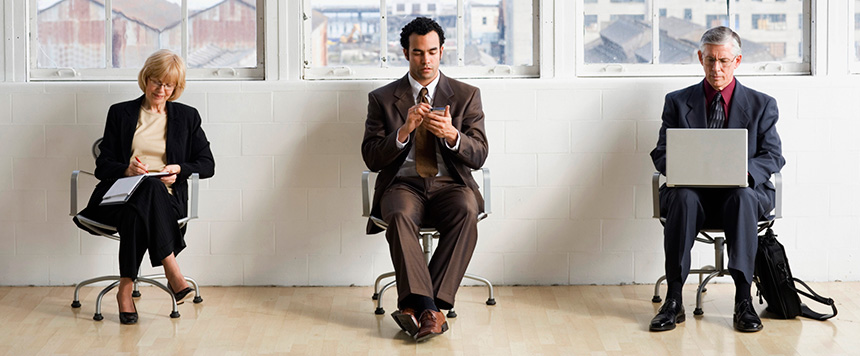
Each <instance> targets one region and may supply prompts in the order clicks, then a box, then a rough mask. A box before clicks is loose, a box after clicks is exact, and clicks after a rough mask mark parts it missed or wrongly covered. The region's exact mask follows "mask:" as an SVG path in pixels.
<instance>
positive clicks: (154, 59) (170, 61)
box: [137, 49, 185, 101]
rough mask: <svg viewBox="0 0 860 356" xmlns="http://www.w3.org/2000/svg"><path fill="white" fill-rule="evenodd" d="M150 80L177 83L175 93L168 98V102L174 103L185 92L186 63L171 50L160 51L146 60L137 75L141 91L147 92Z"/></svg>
mask: <svg viewBox="0 0 860 356" xmlns="http://www.w3.org/2000/svg"><path fill="white" fill-rule="evenodd" d="M150 78H151V79H155V80H158V81H161V82H162V83H176V87H175V88H173V93H171V94H170V97H169V98H167V100H168V101H174V100H176V99H178V98H179V96H180V95H182V91H184V90H185V61H183V60H182V57H180V56H178V55H177V54H176V53H173V52H171V51H170V50H167V49H160V50H158V51H156V52H155V53H153V54H152V55H151V56H149V58H147V59H146V62H145V63H144V64H143V68H141V69H140V73H139V74H138V75H137V84H138V85H139V86H140V90H143V91H144V92H146V80H147V79H150Z"/></svg>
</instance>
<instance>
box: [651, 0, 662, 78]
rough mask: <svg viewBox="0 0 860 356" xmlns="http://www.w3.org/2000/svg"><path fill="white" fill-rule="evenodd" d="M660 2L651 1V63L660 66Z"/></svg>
mask: <svg viewBox="0 0 860 356" xmlns="http://www.w3.org/2000/svg"><path fill="white" fill-rule="evenodd" d="M657 1H658V0H651V1H650V4H651V63H652V64H660V14H659V13H658V11H657V4H656V2H657Z"/></svg>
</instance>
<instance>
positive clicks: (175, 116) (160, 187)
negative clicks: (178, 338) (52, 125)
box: [75, 50, 215, 324]
mask: <svg viewBox="0 0 860 356" xmlns="http://www.w3.org/2000/svg"><path fill="white" fill-rule="evenodd" d="M137 80H138V84H139V85H140V89H141V90H143V95H142V96H140V97H139V98H137V99H135V100H132V101H126V102H122V103H118V104H114V105H112V106H111V107H110V110H109V111H108V115H107V122H106V123H105V131H104V135H103V137H102V139H103V140H102V142H101V144H100V145H99V149H100V150H101V153H100V154H99V157H98V158H97V159H96V170H95V175H96V178H98V179H99V180H100V182H99V184H98V185H97V186H96V188H95V191H94V192H93V194H92V196H91V197H90V200H89V203H88V204H87V207H86V208H85V209H84V210H83V211H82V212H81V215H83V216H85V217H87V218H89V219H92V220H95V221H98V222H101V223H105V224H108V225H111V226H116V227H117V230H118V231H119V234H120V243H119V270H120V277H121V278H120V283H119V288H118V291H117V296H116V299H117V304H119V312H120V313H119V316H120V323H122V324H135V323H137V319H138V318H137V308H136V307H135V306H134V300H133V299H132V296H131V294H132V291H133V289H134V283H133V282H134V280H135V279H136V278H137V275H138V270H139V268H140V264H141V263H142V262H143V255H144V253H145V252H147V251H149V258H150V262H151V263H152V266H153V267H155V266H164V272H165V274H166V275H167V280H168V286H169V287H170V288H171V289H172V291H173V293H174V296H175V297H176V301H177V302H180V301H181V300H182V299H184V298H185V297H187V296H188V295H189V294H190V293H191V292H192V291H193V289H192V288H191V287H190V286H189V285H188V283H187V282H186V281H185V279H184V277H183V276H182V273H181V272H180V270H179V265H178V264H177V262H176V255H177V254H179V252H180V251H182V249H184V248H185V241H184V238H183V236H184V234H185V230H184V229H180V228H179V226H178V224H177V223H176V221H177V220H178V219H180V218H183V217H185V216H186V212H187V210H188V209H187V204H188V185H187V183H186V181H187V178H188V177H189V176H191V174H192V173H199V174H200V178H209V177H212V176H213V175H214V174H215V160H214V159H213V158H212V152H211V151H210V149H209V141H208V140H207V139H206V134H205V133H204V132H203V128H202V127H201V126H200V123H201V119H200V114H199V113H198V112H197V110H196V109H194V108H193V107H190V106H187V105H183V104H180V103H176V102H174V100H176V99H177V98H179V96H180V95H181V94H182V91H183V90H184V89H185V63H184V61H183V60H182V58H181V57H179V56H178V55H176V54H174V53H172V52H170V51H168V50H160V51H157V52H155V53H154V54H152V55H151V56H150V57H149V58H148V59H147V60H146V63H144V65H143V68H142V69H141V70H140V74H139V75H138V78H137ZM147 172H167V173H170V175H167V176H161V177H158V178H155V177H148V178H145V179H144V180H143V182H142V183H141V185H140V186H139V187H138V188H137V190H135V192H134V194H133V195H132V196H131V198H130V199H129V200H128V202H127V203H125V204H121V205H106V206H99V203H100V202H101V199H102V196H104V194H105V192H107V190H108V189H109V188H110V186H111V184H113V182H114V181H115V180H116V179H118V178H122V177H129V176H135V175H140V174H144V173H147ZM75 223H76V224H78V226H80V227H81V228H83V229H86V227H84V226H82V225H81V224H80V223H78V221H75Z"/></svg>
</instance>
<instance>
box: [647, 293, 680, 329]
mask: <svg viewBox="0 0 860 356" xmlns="http://www.w3.org/2000/svg"><path fill="white" fill-rule="evenodd" d="M686 319H687V316H686V314H684V305H683V304H681V303H680V302H679V301H678V300H677V299H675V298H666V302H665V303H663V306H662V307H660V311H658V312H657V315H656V316H654V319H651V326H650V327H649V328H648V329H649V330H651V331H666V330H672V329H674V328H675V324H679V323H683V322H684V320H686Z"/></svg>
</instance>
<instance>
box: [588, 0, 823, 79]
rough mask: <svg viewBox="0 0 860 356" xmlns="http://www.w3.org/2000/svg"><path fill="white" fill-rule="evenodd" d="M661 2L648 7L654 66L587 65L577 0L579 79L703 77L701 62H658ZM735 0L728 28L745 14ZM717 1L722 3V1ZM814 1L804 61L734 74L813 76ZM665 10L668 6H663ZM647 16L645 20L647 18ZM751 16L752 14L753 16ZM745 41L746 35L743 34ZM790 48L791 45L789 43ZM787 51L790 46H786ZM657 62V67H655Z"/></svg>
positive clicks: (808, 6)
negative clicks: (737, 7)
mask: <svg viewBox="0 0 860 356" xmlns="http://www.w3.org/2000/svg"><path fill="white" fill-rule="evenodd" d="M658 1H660V0H651V2H650V4H649V12H650V15H651V23H652V31H651V60H652V63H644V64H639V63H585V45H586V43H585V34H584V33H583V32H584V31H583V29H584V27H583V26H584V16H585V3H584V0H576V6H577V8H578V9H579V10H578V11H577V12H576V25H575V26H574V30H575V31H576V33H575V34H574V36H575V37H574V38H575V39H576V49H575V51H576V62H575V67H576V70H575V73H576V76H577V77H681V76H696V75H701V74H702V68H701V66H700V65H699V64H698V63H691V64H660V63H659V56H660V50H659V35H660V32H659V31H653V28H655V27H657V28H659V26H660V16H659V9H660V7H661V5H660V4H657V2H658ZM735 1H736V0H725V2H726V4H727V11H726V15H727V17H728V19H729V25H733V24H732V23H731V22H732V20H734V19H735V16H737V15H743V14H740V13H739V12H737V11H735V10H734V8H735V6H732V3H733V2H735ZM716 2H723V1H722V0H720V1H716ZM814 3H815V0H802V5H801V6H803V10H802V15H803V20H804V25H806V26H807V27H808V28H809V30H808V31H802V42H801V43H803V44H804V49H805V51H804V52H803V62H801V63H787V62H756V63H748V62H743V61H742V62H741V65H740V66H739V67H738V69H737V70H736V71H735V74H736V75H741V76H743V75H754V76H797V75H812V68H813V63H812V61H813V56H812V48H813V41H812V39H813V38H814V35H813V33H814V31H815V29H814V28H813V21H812V19H814V18H815V13H814V11H815V6H814ZM664 7H665V6H664ZM647 15H648V14H647V13H646V17H647ZM751 15H752V14H750V16H751ZM732 27H733V28H734V27H735V26H732ZM741 39H743V35H741ZM786 46H788V44H786ZM786 48H787V47H786ZM653 63H656V64H653Z"/></svg>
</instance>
